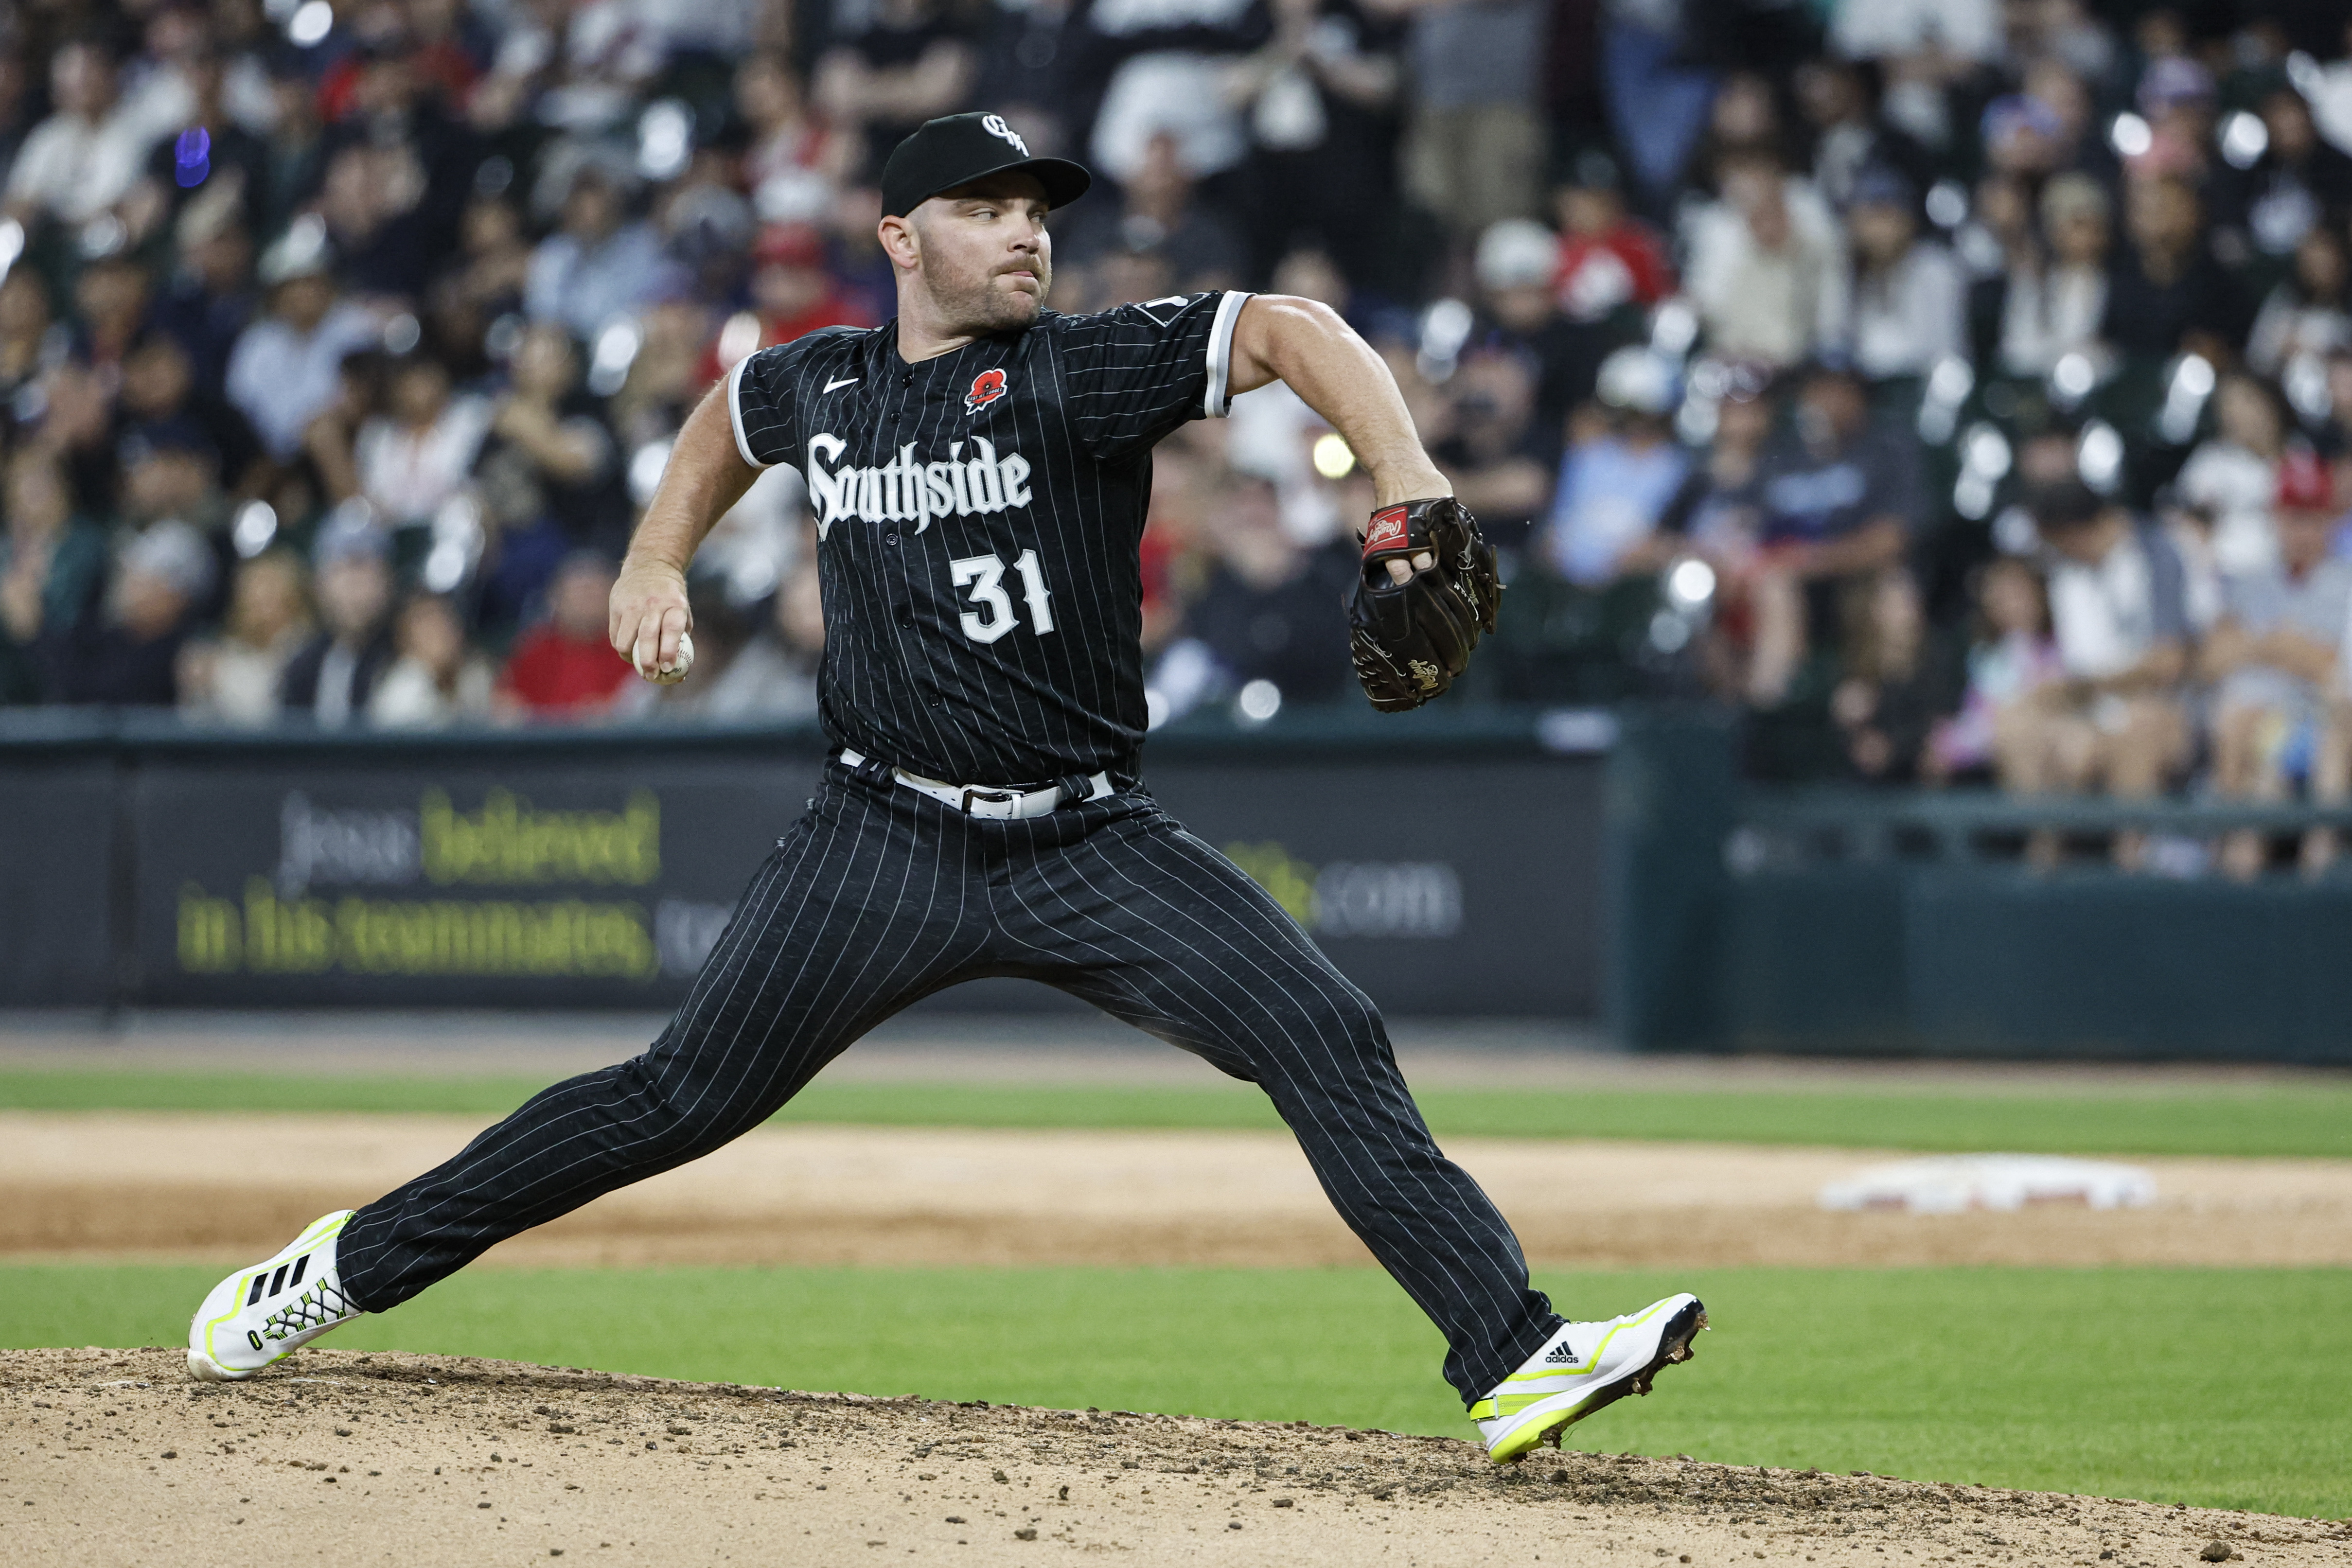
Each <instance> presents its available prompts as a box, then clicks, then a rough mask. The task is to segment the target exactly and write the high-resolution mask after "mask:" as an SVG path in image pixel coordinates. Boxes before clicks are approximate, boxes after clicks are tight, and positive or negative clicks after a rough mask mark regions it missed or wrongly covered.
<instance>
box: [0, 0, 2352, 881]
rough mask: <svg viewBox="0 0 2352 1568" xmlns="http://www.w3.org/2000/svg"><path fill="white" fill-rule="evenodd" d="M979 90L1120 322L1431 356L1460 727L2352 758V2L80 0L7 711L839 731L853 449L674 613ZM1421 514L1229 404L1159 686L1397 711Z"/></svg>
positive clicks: (1925, 770)
mask: <svg viewBox="0 0 2352 1568" xmlns="http://www.w3.org/2000/svg"><path fill="white" fill-rule="evenodd" d="M979 107H985V108H988V109H991V110H995V111H997V112H1000V113H1002V114H1003V115H1004V116H1005V118H1006V119H1007V120H1009V121H1011V122H1012V124H1013V126H1014V127H1015V128H1016V129H1017V130H1018V131H1020V132H1021V134H1022V135H1023V136H1024V138H1025V139H1026V140H1027V141H1028V144H1029V145H1030V146H1031V147H1032V148H1033V149H1034V150H1035V151H1037V152H1041V153H1042V152H1062V153H1066V154H1069V155H1072V156H1076V157H1078V158H1081V159H1083V160H1084V161H1086V162H1087V163H1088V164H1089V165H1090V166H1091V167H1092V168H1093V169H1094V170H1095V171H1096V172H1097V187H1096V190H1095V192H1094V193H1093V194H1091V195H1090V196H1089V197H1088V198H1087V200H1086V201H1085V202H1083V203H1081V204H1077V205H1076V206H1074V207H1073V208H1072V209H1071V210H1070V211H1069V212H1068V213H1067V214H1061V215H1057V216H1056V217H1055V220H1054V235H1055V240H1054V244H1055V283H1054V288H1053V298H1052V303H1053V305H1054V306H1055V308H1061V309H1065V310H1083V309H1089V308H1100V307H1103V306H1108V305H1111V304H1116V303H1119V302H1122V301H1129V300H1140V299H1149V298H1157V297H1160V296H1162V295H1166V294H1170V293H1175V292H1181V291H1190V290H1194V289H1201V288H1213V287H1245V288H1257V289H1273V290H1278V291H1283V292H1287V293H1294V294H1302V295H1307V296H1311V297H1314V298H1319V299H1322V300H1325V301H1327V302H1328V303H1330V304H1331V305H1333V306H1335V307H1336V308H1339V309H1340V310H1341V311H1342V312H1343V313H1345V314H1346V315H1347V317H1348V318H1349V320H1350V321H1352V322H1353V323H1354V324H1355V325H1356V326H1357V328H1358V329H1360V331H1362V332H1363V334H1364V335H1365V336H1366V337H1367V339H1369V340H1370V341H1371V342H1372V343H1373V344H1374V346H1375V347H1376V348H1377V349H1378V350H1380V351H1381V353H1382V354H1383V355H1384V357H1385V358H1386V359H1387V361H1388V362H1389V363H1390V365H1391V368H1392V369H1393V370H1394V371H1395V372H1396V374H1397V377H1398V379H1399V381H1400V382H1401V384H1402V386H1403V388H1404V390H1405V393H1406V396H1407V399H1408V401H1409V402H1410V403H1411V405H1412V410H1413V413H1414V414H1415V416H1416V418H1417V419H1418V421H1419V422H1420V425H1421V428H1422V431H1423V435H1424V438H1425V439H1426V441H1427V442H1428V444H1429V445H1430V447H1431V449H1432V451H1433V453H1434V454H1435V455H1437V457H1438V459H1439V461H1440V463H1441V465H1443V466H1444V468H1445V469H1446V471H1447V472H1448V473H1449V474H1450V475H1451V476H1453V478H1454V483H1455V485H1456V486H1457V489H1458V490H1459V492H1460V494H1461V495H1462V496H1463V497H1464V498H1465V500H1466V501H1467V502H1468V503H1469V504H1470V506H1471V507H1473V508H1474V509H1475V511H1476V512H1477V513H1478V514H1479V516H1480V517H1481V518H1482V519H1483V520H1484V521H1485V523H1486V527H1487V528H1488V531H1489V533H1490V535H1491V536H1492V537H1493V538H1496V542H1497V543H1498V545H1499V546H1500V547H1501V548H1502V549H1503V552H1504V555H1505V557H1506V560H1507V569H1508V571H1509V574H1510V585H1511V586H1510V592H1509V594H1508V595H1507V600H1506V607H1505V612H1504V616H1503V622H1502V628H1501V630H1500V632H1498V634H1497V636H1496V639H1495V641H1494V642H1493V643H1491V644H1490V645H1489V647H1488V649H1486V650H1484V651H1482V653H1481V656H1480V658H1479V660H1478V662H1477V663H1476V664H1475V665H1474V666H1473V671H1472V674H1471V677H1470V679H1469V680H1468V682H1467V684H1466V685H1465V687H1464V688H1463V689H1461V691H1460V692H1459V694H1458V695H1457V696H1456V697H1454V698H1450V699H1449V700H1455V701H1461V702H1465V703H1482V702H1520V703H1533V704H1541V705H1547V706H1582V705H1587V704H1598V703H1606V702H1611V701H1615V700H1620V699H1623V698H1628V697H1635V696H1643V695H1678V696H1696V695H1711V696H1713V697H1715V698H1717V699H1719V700H1723V701H1727V702H1731V703H1736V704H1738V705H1739V706H1742V707H1743V708H1744V709H1746V710H1747V711H1748V714H1749V716H1750V722H1749V724H1748V736H1749V741H1748V753H1749V758H1748V760H1749V765H1750V768H1751V770H1752V771H1753V772H1754V773H1756V774H1757V775H1759V776H1760V777H1765V778H1770V779H1862V780H1884V781H1889V782H1904V783H1910V782H1926V783H1941V782H1947V781H1952V780H1969V779H1980V780H1996V779H1997V780H1999V781H2001V782H2003V783H2006V784H2008V785H2011V787H2014V788H2017V789H2028V790H2092V789H2104V790H2110V791H2114V792H2116V793H2120V794H2126V795H2142V794H2149V793H2154V792H2158V791H2161V790H2166V789H2174V788H2179V787H2182V786H2192V787H2195V788H2199V789H2210V790H2211V791H2214V792H2217V793H2219V794H2221V795H2223V796H2227V797H2232V798H2241V797H2242V798H2250V799H2273V798H2284V796H2285V795H2287V794H2288V793H2290V792H2292V791H2294V790H2295V789H2307V790H2309V791H2310V792H2312V793H2313V794H2314V795H2315V796H2317V797H2319V798H2322V799H2326V800H2338V799H2341V798H2343V796H2344V795H2345V794H2346V792H2347V789H2352V724H2347V722H2346V717H2345V716H2346V714H2347V711H2352V706H2347V680H2346V655H2345V651H2344V650H2345V647H2346V642H2347V637H2346V633H2347V619H2352V535H2347V531H2346V529H2345V527H2344V518H2345V515H2346V512H2347V507H2352V259H2347V258H2348V257H2352V156H2347V154H2348V153H2352V24H2347V17H2346V13H2345V9H2344V7H2343V5H2341V4H2340V3H2339V0H2236V3H2231V0H2184V3H2182V4H2177V5H2157V4H2146V3H2143V0H1808V3H1804V4H1790V3H1783V0H209V3H196V0H112V3H107V4H89V3H81V0H16V3H15V4H13V5H5V6H0V163H5V168H6V176H5V193H0V205H4V206H5V216H0V267H5V276H0V459H5V486H0V508H5V533H0V703H8V704H35V703H47V704H77V703H79V704H109V705H121V706H172V707H177V708H179V709H181V710H182V711H184V712H185V713H187V714H189V715H190V716H194V717H198V718H202V719H205V720H208V721H215V722H226V723H235V724H263V723H269V722H274V721H281V720H285V719H288V718H295V719H299V720H307V721H309V722H314V723H317V724H320V725H326V726H337V725H346V724H374V725H385V726H401V725H410V726H415V725H436V724H444V723H449V722H453V721H461V720H474V719H522V718H528V717H531V716H562V717H566V718H569V719H574V720H577V719H583V718H594V717H608V716H609V717H614V718H625V717H628V716H643V715H648V714H652V715H660V716H673V717H684V716H688V715H701V716H709V717H712V718H720V719H768V718H779V717H796V716H807V715H809V714H810V713H812V712H813V711H814V703H815V695H814V674H815V669H816V664H817V661H818V659H819V657H820V655H821V652H822V644H823V625H822V616H821V613H820V609H819V604H818V596H817V591H816V585H815V581H814V573H813V570H812V565H811V558H812V554H813V550H814V542H813V538H812V536H811V534H810V532H809V528H808V525H807V521H806V517H805V511H804V507H803V493H802V490H801V486H800V483H799V480H798V477H797V476H795V475H794V474H793V473H792V472H791V471H790V470H783V469H779V470H771V471H769V472H768V473H767V474H765V475H763V476H762V477H761V481H760V483H759V484H758V485H757V486H754V488H753V489H752V491H751V494H750V495H749V496H748V497H746V498H745V500H744V502H743V503H742V504H741V505H740V506H739V507H737V508H736V509H735V510H734V511H733V512H732V513H730V515H729V516H728V517H727V518H725V519H724V520H723V521H722V522H721V524H720V525H719V528H718V530H717V531H716V532H715V533H714V535H713V537H712V539H711V542H710V545H709V547H708V548H707V549H706V550H705V552H704V554H703V556H702V558H701V559H700V560H699V561H698V567H697V573H696V577H695V580H694V582H693V591H694V595H695V601H696V611H695V612H696V633H697V643H698V653H699V663H698V669H697V672H696V674H695V677H694V678H693V679H692V680H690V681H688V682H687V683H685V684H684V685H680V686H677V687H675V688H663V689H656V688H655V687H652V686H649V685H645V684H644V683H640V682H636V681H635V680H634V679H632V678H630V676H629V672H628V670H627V668H626V666H625V664H622V663H621V662H620V661H619V660H618V659H616V658H615V657H614V656H613V654H612V653H610V651H609V649H607V648H606V646H605V644H604V594H605V591H606V589H607V587H608V586H609V584H610V581H611V579H612V575H613V572H614V567H615V564H616V562H617V560H618V558H619V555H620V553H621V551H622V549H624V548H625V543H626V540H627V538H628V533H629V529H630V528H631V526H632V523H633V520H634V518H635V515H636V512H637V510H638V509H639V508H640V507H642V506H643V504H644V503H645V501H646V497H648V496H649V495H650V494H651V491H652V488H653V486H654V485H655V484H656V482H657V481H658V478H659V476H660V474H661V470H662V466H663V464H664V462H665V461H666V458H667V449H668V443H669V441H670V440H671V439H672V437H673V436H674V434H675V433H676V431H677V427H678V425H679V424H680V423H681V422H682V420H683V418H684V416H685V413H686V412H687V411H688V409H689V408H691V406H692V405H693V403H694V402H695V401H696V400H697V399H698V397H699V396H700V395H702V393H703V392H705V391H706V390H707V389H708V388H709V385H710V384H711V383H712V382H714V381H715V380H717V379H718V378H719V377H720V376H722V375H723V374H724V373H725V371H726V370H727V369H728V368H729V367H730V365H732V364H733V363H734V362H735V361H738V360H740V358H742V357H743V356H744V355H746V354H748V353H751V352H753V351H755V350H757V349H759V348H761V347H762V346H765V345H769V344H773V343H777V342H782V341H787V340H791V339H793V338H795V337H798V336H800V335H802V334H803V333H806V332H809V331H813V330H815V329H820V328H823V327H826V326H832V325H836V324H851V325H872V324H877V323H878V322H880V321H881V320H883V319H887V316H888V315H889V314H890V312H891V310H892V308H893V304H892V294H891V279H890V273H889V268H888V266H887V262H886V261H885V259H884V258H883V256H882V255H881V253H880V250H879V248H878V246H877V243H876V240H875V235H874V225H875V221H876V218H877V215H878V213H879V196H878V193H877V175H878V170H879V165H880V162H881V160H882V158H883V157H884V156H885V155H887V152H888V150H889V148H890V146H891V145H892V144H893V143H894V141H896V139H897V138H898V137H899V136H900V135H902V134H904V133H905V131H908V129H910V128H911V127H912V126H914V125H916V124H918V123H919V122H920V121H921V120H924V119H926V118H929V117H930V116H932V115H936V114H940V113H946V112H951V111H955V110H961V109H966V108H979ZM1369 504H1370V487H1369V485H1368V483H1367V482H1366V480H1365V477H1364V476H1363V475H1362V474H1361V472H1360V470H1358V469H1357V468H1356V466H1355V465H1354V460H1353V457H1352V455H1351V454H1349V452H1348V451H1347V449H1346V446H1345V444H1343V443H1341V442H1339V439H1338V438H1337V437H1336V436H1335V435H1333V434H1331V433H1329V432H1328V431H1327V430H1325V429H1323V428H1322V427H1321V425H1320V424H1319V423H1318V422H1317V421H1316V419H1315V417H1314V416H1313V414H1312V413H1310V412H1309V411H1307V409H1306V408H1305V407H1304V406H1303V405H1302V404H1300V403H1299V402H1298V401H1297V399H1296V398H1295V397H1293V396H1291V395H1290V394H1289V393H1288V392H1286V390H1285V389H1282V388H1280V387H1278V386H1277V387H1272V388H1267V389H1265V390H1264V391H1262V392H1254V393H1251V394H1249V395H1247V396H1245V397H1244V398H1242V399H1239V400H1237V402H1236V404H1235V407H1234V417H1233V418H1232V419H1230V420H1228V421H1222V422H1205V423H1195V424H1193V425H1190V426H1187V427H1186V428H1185V429H1184V430H1183V431H1181V432H1180V433H1179V434H1178V435H1176V436H1175V437H1173V438H1171V440H1170V441H1169V442H1167V443H1166V444H1163V445H1162V447H1161V448H1160V453H1159V456H1158V459H1157V462H1156V465H1155V468H1154V478H1153V504H1152V516H1151V525H1150V529H1149V531H1148V533H1147V535H1146V538H1145V541H1144V557H1145V559H1144V566H1145V580H1146V596H1147V602H1146V606H1145V610H1146V615H1145V624H1146V634H1147V642H1148V644H1149V647H1148V653H1149V655H1150V671H1151V675H1150V690H1151V700H1152V708H1153V716H1154V720H1155V722H1160V721H1164V720H1166V719H1169V718H1171V717H1175V716H1181V715H1183V714H1184V713H1186V712H1188V711H1191V710H1193V709H1197V708H1201V707H1202V706H1207V705H1220V704H1224V705H1231V706H1233V707H1234V710H1235V711H1236V712H1237V713H1238V714H1240V715H1241V716H1244V718H1247V719H1259V718H1264V717H1266V716H1270V715H1271V714H1272V713H1274V712H1275V711H1276V710H1277V709H1278V708H1280V707H1281V706H1283V705H1285V704H1286V703H1288V704H1314V703H1318V702H1326V701H1335V700H1341V699H1344V698H1347V697H1348V696H1349V695H1351V694H1352V677H1351V674H1350V673H1349V666H1348V662H1347V658H1346V653H1345V646H1344V643H1345V634H1344V626H1343V621H1342V617H1341V614H1340V612H1339V600H1340V596H1341V594H1342V592H1343V591H1344V589H1345V587H1346V584H1347V582H1348V581H1349V574H1350V572H1351V571H1352V570H1353V563H1352V560H1351V558H1350V552H1349V547H1348V544H1347V542H1346V537H1347V530H1348V523H1349V519H1350V518H1352V517H1357V516H1360V514H1362V513H1363V512H1364V511H1365V510H1366V509H1367V508H1368V507H1369ZM2259 852H2260V851H2259V848H2246V847H2244V846H2240V847H2238V848H2236V849H2234V850H2232V851H2231V853H2232V854H2235V855H2237V856H2238V858H2239V861H2240V862H2244V861H2246V860H2248V859H2249V858H2250V857H2254V856H2257V855H2258V854H2259ZM2304 852H2305V854H2306V856H2308V857H2309V858H2310V859H2311V860H2313V861H2314V862H2319V861H2324V860H2325V859H2326V856H2327V855H2328V854H2330V853H2331V852H2332V841H2329V840H2327V838H2326V835H2314V837H2313V838H2312V840H2311V841H2308V842H2306V844H2305V846H2304Z"/></svg>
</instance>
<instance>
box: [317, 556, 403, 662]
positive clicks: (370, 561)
mask: <svg viewBox="0 0 2352 1568" xmlns="http://www.w3.org/2000/svg"><path fill="white" fill-rule="evenodd" d="M317 587H318V594H319V612H320V619H322V620H323V621H325V622H326V623H327V628H328V630H330V631H331V632H334V633H335V634H336V635H337V636H339V637H341V638H342V639H343V640H344V641H345V642H347V643H348V642H352V641H356V640H357V639H359V638H361V637H362V636H364V635H366V634H367V633H368V632H370V631H372V630H373V629H374V627H375V625H376V623H377V622H380V621H382V620H383V617H384V612H386V611H387V610H389V609H391V607H392V570H391V569H390V568H389V567H387V566H385V565H384V563H383V561H382V560H380V559H377V558H376V557H374V556H372V555H355V556H345V557H343V558H342V559H339V560H335V561H332V562H330V563H329V564H328V565H326V566H324V567H322V568H320V571H319V577H318V584H317Z"/></svg>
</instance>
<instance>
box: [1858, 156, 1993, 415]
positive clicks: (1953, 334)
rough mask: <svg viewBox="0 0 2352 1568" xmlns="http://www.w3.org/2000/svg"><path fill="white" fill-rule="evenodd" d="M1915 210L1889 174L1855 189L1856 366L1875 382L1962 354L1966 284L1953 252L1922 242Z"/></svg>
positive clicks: (1864, 177) (1899, 178)
mask: <svg viewBox="0 0 2352 1568" xmlns="http://www.w3.org/2000/svg"><path fill="white" fill-rule="evenodd" d="M1918 202H1919V194H1918V193H1917V192H1916V190H1914V189H1913V188H1912V185H1911V183H1910V182H1909V181H1908V180H1906V179H1905V178H1904V177H1903V175H1902V174H1900V173H1898V172H1895V170H1893V169H1885V168H1874V169H1865V170H1864V171H1863V172H1862V173H1861V174H1860V175H1858V176H1857V177H1856V178H1855V180H1854V183H1853V201H1852V204H1851V205H1850V207H1849V208H1848V211H1847V214H1846V224H1847V227H1848V229H1849V231H1850V232H1851V233H1852V235H1853V262H1854V281H1853V362H1854V366H1855V368H1856V369H1858V370H1859V371H1862V373H1863V374H1864V375H1865V376H1868V377H1870V378H1871V379H1872V380H1873V381H1886V380H1890V379H1892V378H1895V377H1897V376H1925V375H1926V374H1927V372H1928V371H1931V370H1934V369H1935V368H1936V366H1937V365H1938V364H1940V363H1942V362H1943V361H1945V360H1947V359H1950V358H1953V357H1956V356H1958V354H1960V353H1961V352H1962V351H1963V350H1965V349H1966V347H1967V343H1966V341H1965V339H1964V336H1963V334H1964V331H1965V329H1966V326H1967V284H1966V281H1965V279H1964V278H1963V277H1961V274H1960V267H1959V263H1958V262H1957V261H1955V260H1953V259H1952V254H1951V252H1949V251H1948V250H1946V249H1945V248H1944V247H1943V246H1941V245H1938V244H1937V243H1935V242H1934V241H1931V240H1927V239H1923V238H1922V237H1920V235H1919V220H1918V217H1917V214H1916V209H1917V206H1918Z"/></svg>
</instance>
